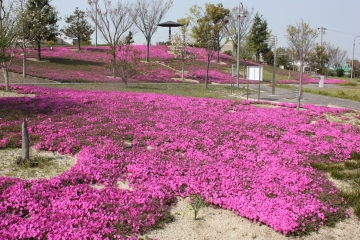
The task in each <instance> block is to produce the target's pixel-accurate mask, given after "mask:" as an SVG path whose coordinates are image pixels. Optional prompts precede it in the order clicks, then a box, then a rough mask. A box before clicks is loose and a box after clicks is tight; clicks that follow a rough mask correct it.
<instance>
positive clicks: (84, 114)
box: [0, 87, 360, 239]
mask: <svg viewBox="0 0 360 240" xmlns="http://www.w3.org/2000/svg"><path fill="white" fill-rule="evenodd" d="M16 89H17V91H19V92H23V93H35V94H36V97H35V98H33V99H32V98H0V106H1V108H2V109H6V110H7V111H9V112H11V111H13V110H16V109H22V111H25V112H26V111H27V112H26V114H30V115H31V114H32V115H31V124H30V135H31V136H33V137H34V139H36V141H35V142H32V144H34V145H35V146H36V148H37V149H43V150H51V151H58V152H60V153H70V154H78V162H77V164H76V165H75V166H73V167H72V169H71V170H69V171H68V172H65V173H63V174H61V175H59V176H57V177H55V178H53V179H51V180H31V181H27V180H21V179H14V178H9V177H0V216H1V218H0V238H2V239H25V238H35V239H39V238H48V239H59V238H61V237H63V238H68V239H69V238H71V239H80V238H85V237H88V238H91V239H97V238H106V237H108V238H115V237H116V238H120V239H136V237H137V236H138V234H139V233H143V232H145V231H147V230H148V229H149V228H151V227H153V226H154V225H156V224H158V223H159V222H161V221H160V220H161V219H162V218H164V217H165V216H166V214H167V211H168V210H169V208H170V207H171V205H172V204H173V203H174V201H175V199H176V198H175V197H176V196H182V197H185V196H189V195H191V194H200V196H201V197H202V198H204V199H205V200H206V201H207V202H208V203H212V204H215V205H218V206H220V207H221V208H224V209H229V210H231V211H233V212H235V213H236V214H238V215H240V216H243V217H246V218H248V219H250V220H252V221H255V222H258V223H263V224H266V225H268V226H270V227H272V228H273V229H274V230H276V231H279V232H281V233H283V234H291V233H294V232H299V231H305V230H307V229H314V228H319V226H321V225H323V224H324V223H325V222H326V221H327V219H328V218H330V217H331V216H332V215H333V214H340V215H344V216H345V214H346V211H345V203H343V202H342V199H341V198H340V197H337V195H336V193H337V190H336V189H335V187H334V186H333V185H332V184H331V183H330V182H329V181H328V180H327V179H326V177H325V176H324V175H322V174H321V173H319V172H317V171H315V170H314V169H313V168H312V167H311V166H310V163H311V162H313V161H328V162H339V161H343V160H346V159H348V158H349V157H350V155H351V153H352V152H360V130H359V128H356V127H354V126H352V125H350V124H348V125H346V124H341V123H332V122H328V121H327V120H326V119H325V117H324V115H325V114H333V115H341V114H342V113H345V112H349V111H350V110H344V109H330V108H326V107H316V106H312V105H310V104H305V105H302V107H303V108H304V109H305V110H304V111H301V112H298V111H296V110H295V109H294V106H293V105H291V104H287V103H282V104H279V106H280V107H279V108H271V109H270V108H257V107H256V106H254V104H253V102H251V101H243V102H241V103H238V102H235V101H230V100H215V99H201V98H190V97H176V96H168V95H161V94H159V95H156V94H143V93H119V92H102V91H76V90H60V89H47V88H40V87H17V88H16ZM5 119H7V118H5V117H4V118H3V117H2V118H1V119H0V128H1V129H2V130H3V129H4V130H3V131H1V132H0V139H1V141H0V144H1V145H0V148H5V147H6V146H8V145H7V144H8V142H13V143H14V144H15V145H17V146H20V144H21V142H20V138H19V136H18V135H17V134H19V133H17V132H15V131H14V130H13V129H12V128H10V127H9V126H13V125H14V126H15V125H19V123H20V121H21V120H16V119H7V120H5ZM4 139H5V140H4ZM119 181H120V182H123V181H126V182H128V183H129V185H130V187H131V189H132V190H123V189H119V188H118V187H117V184H116V183H117V182H119ZM89 184H103V185H104V186H106V188H104V189H102V190H96V189H94V188H92V187H90V186H89Z"/></svg>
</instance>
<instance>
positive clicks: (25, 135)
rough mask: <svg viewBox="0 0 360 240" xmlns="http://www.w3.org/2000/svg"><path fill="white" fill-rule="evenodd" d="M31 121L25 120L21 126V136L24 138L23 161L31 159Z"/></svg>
mask: <svg viewBox="0 0 360 240" xmlns="http://www.w3.org/2000/svg"><path fill="white" fill-rule="evenodd" d="M28 121H29V119H24V121H23V123H22V124H21V136H22V160H23V161H24V160H28V159H30V154H29V152H30V147H29V146H30V144H29V131H28V127H27V122H28Z"/></svg>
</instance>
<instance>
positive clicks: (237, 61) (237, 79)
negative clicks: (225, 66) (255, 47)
mask: <svg viewBox="0 0 360 240" xmlns="http://www.w3.org/2000/svg"><path fill="white" fill-rule="evenodd" d="M240 5H241V8H240ZM243 8H244V6H243V4H242V2H240V4H239V15H238V33H237V37H238V39H237V54H236V72H237V75H236V83H237V87H238V88H239V87H240V86H239V78H240V76H239V75H240V74H239V72H240V24H241V18H245V17H246V16H245V13H244V11H243ZM240 11H241V12H240Z"/></svg>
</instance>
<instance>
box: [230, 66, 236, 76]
mask: <svg viewBox="0 0 360 240" xmlns="http://www.w3.org/2000/svg"><path fill="white" fill-rule="evenodd" d="M231 72H232V76H233V77H236V64H233V65H232V71H231Z"/></svg>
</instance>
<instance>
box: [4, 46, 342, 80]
mask: <svg viewBox="0 0 360 240" xmlns="http://www.w3.org/2000/svg"><path fill="white" fill-rule="evenodd" d="M27 51H28V52H27V56H29V57H31V56H32V57H34V58H35V56H36V51H35V50H34V49H27ZM187 51H188V52H189V59H187V60H186V67H185V70H186V71H187V72H186V76H185V77H186V78H189V79H193V80H198V81H199V82H201V83H203V82H204V81H205V75H206V67H205V66H206V61H207V54H206V51H205V49H202V48H193V47H188V48H187ZM131 52H132V54H127V55H126V54H124V49H123V50H121V51H120V52H119V53H118V58H123V57H124V55H126V56H127V57H126V59H128V61H134V57H133V56H132V55H136V56H137V57H136V59H138V60H143V59H145V52H146V46H145V45H132V50H131ZM150 57H151V61H150V62H148V63H145V62H144V61H139V62H138V63H137V67H136V69H137V71H138V73H137V74H136V75H135V76H133V77H132V79H130V82H157V83H158V82H161V83H174V82H178V80H176V79H178V78H180V77H181V69H182V68H181V63H180V62H181V61H180V59H176V58H175V56H174V54H172V53H171V51H170V48H169V47H168V46H164V45H154V46H150ZM42 58H43V59H44V60H45V62H36V61H35V62H34V61H28V64H27V65H28V66H27V73H28V74H29V75H32V76H37V77H43V78H47V79H50V80H54V81H60V82H89V81H90V82H119V81H120V79H118V78H115V79H114V78H112V77H110V76H112V72H111V68H110V63H111V55H110V54H109V47H105V46H101V47H97V48H95V47H83V48H82V50H81V51H78V50H77V49H74V48H70V47H54V48H53V49H50V48H42ZM174 61H177V62H178V63H177V64H175V65H174V63H173V62H174ZM219 61H220V63H216V53H215V54H214V56H213V57H212V61H211V65H210V71H209V79H208V81H209V82H210V83H226V84H229V83H232V82H233V80H234V79H233V77H232V76H231V64H232V63H235V59H234V57H232V56H229V55H226V54H223V53H220V55H219ZM154 62H160V63H162V64H164V65H168V64H170V65H172V66H173V67H175V66H176V68H175V69H171V68H168V67H166V66H164V65H161V64H156V63H154ZM195 63H196V64H195ZM242 63H243V61H242V62H241V64H242ZM246 64H247V65H252V66H254V65H255V66H262V65H261V64H258V63H255V62H252V61H249V60H246ZM10 70H11V71H14V72H17V73H22V55H21V54H20V52H19V54H16V55H15V58H14V62H13V64H12V65H11V68H10ZM241 78H243V77H242V74H241ZM240 82H241V83H245V82H246V81H244V80H243V79H240ZM256 82H257V81H250V84H252V83H256ZM298 82H299V80H298V79H296V80H281V79H279V80H277V83H278V84H296V83H298ZM340 82H345V81H344V80H338V79H325V84H337V83H340ZM303 83H304V84H317V83H319V79H313V78H309V77H307V76H304V79H303Z"/></svg>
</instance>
